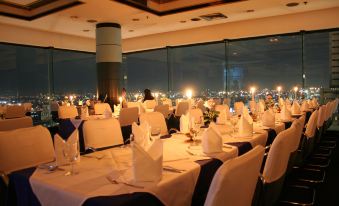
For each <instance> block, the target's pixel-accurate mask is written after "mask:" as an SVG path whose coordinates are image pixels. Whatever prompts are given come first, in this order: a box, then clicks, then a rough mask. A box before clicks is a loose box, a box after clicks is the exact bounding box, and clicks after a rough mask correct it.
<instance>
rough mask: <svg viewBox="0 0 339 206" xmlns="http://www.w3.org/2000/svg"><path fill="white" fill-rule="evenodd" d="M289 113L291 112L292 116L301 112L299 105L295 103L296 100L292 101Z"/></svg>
mask: <svg viewBox="0 0 339 206" xmlns="http://www.w3.org/2000/svg"><path fill="white" fill-rule="evenodd" d="M291 112H292V115H293V114H300V113H301V111H300V105H299V103H298V102H297V100H294V101H293V104H292V107H291Z"/></svg>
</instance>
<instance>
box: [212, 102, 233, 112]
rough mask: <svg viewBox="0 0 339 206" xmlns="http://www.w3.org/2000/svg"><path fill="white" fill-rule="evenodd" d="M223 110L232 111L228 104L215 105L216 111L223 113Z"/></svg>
mask: <svg viewBox="0 0 339 206" xmlns="http://www.w3.org/2000/svg"><path fill="white" fill-rule="evenodd" d="M223 110H226V111H230V107H229V106H228V105H227V104H223V105H215V111H217V112H221V111H223Z"/></svg>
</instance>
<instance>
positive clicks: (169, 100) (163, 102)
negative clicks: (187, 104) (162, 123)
mask: <svg viewBox="0 0 339 206" xmlns="http://www.w3.org/2000/svg"><path fill="white" fill-rule="evenodd" d="M162 104H163V105H168V106H169V107H172V106H173V104H172V100H171V99H168V98H166V99H164V100H162Z"/></svg>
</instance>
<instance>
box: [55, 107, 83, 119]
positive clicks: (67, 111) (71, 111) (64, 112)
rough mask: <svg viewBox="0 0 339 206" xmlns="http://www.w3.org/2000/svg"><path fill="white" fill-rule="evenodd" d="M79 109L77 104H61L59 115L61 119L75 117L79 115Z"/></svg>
mask: <svg viewBox="0 0 339 206" xmlns="http://www.w3.org/2000/svg"><path fill="white" fill-rule="evenodd" d="M78 115H79V114H78V110H77V108H76V107H75V106H73V105H72V106H66V105H64V106H59V109H58V116H59V118H60V119H67V118H75V117H76V116H78Z"/></svg>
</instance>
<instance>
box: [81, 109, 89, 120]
mask: <svg viewBox="0 0 339 206" xmlns="http://www.w3.org/2000/svg"><path fill="white" fill-rule="evenodd" d="M88 116H89V114H88V107H87V106H84V107H81V113H80V118H81V119H86V118H87V117H88Z"/></svg>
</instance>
